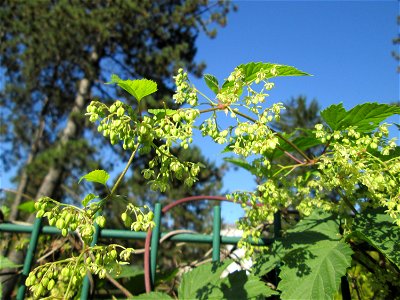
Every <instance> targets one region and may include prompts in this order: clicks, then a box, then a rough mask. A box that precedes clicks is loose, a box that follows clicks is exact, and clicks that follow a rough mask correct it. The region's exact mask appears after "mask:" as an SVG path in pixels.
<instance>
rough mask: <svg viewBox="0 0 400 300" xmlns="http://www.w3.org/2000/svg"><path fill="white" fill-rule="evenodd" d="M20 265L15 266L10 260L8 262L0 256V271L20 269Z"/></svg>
mask: <svg viewBox="0 0 400 300" xmlns="http://www.w3.org/2000/svg"><path fill="white" fill-rule="evenodd" d="M20 267H22V265H17V264H15V263H14V262H12V261H11V260H9V259H8V258H7V257H4V256H1V255H0V270H3V269H14V268H20Z"/></svg>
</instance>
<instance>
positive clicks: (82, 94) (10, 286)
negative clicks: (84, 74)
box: [1, 78, 91, 300]
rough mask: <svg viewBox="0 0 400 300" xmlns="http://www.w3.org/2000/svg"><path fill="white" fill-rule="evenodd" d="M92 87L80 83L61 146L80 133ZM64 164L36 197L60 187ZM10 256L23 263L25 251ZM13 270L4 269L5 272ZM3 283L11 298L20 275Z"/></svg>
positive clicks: (53, 170) (49, 175)
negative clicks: (78, 117)
mask: <svg viewBox="0 0 400 300" xmlns="http://www.w3.org/2000/svg"><path fill="white" fill-rule="evenodd" d="M90 89H91V82H90V81H89V79H87V78H83V79H81V80H80V81H79V83H78V93H77V94H76V96H75V100H74V105H73V107H72V110H71V113H70V115H69V118H68V121H67V125H66V126H65V128H64V129H63V131H62V132H61V135H60V145H59V146H60V147H63V146H64V145H65V144H66V143H68V141H70V140H71V139H74V138H76V137H77V134H78V126H79V124H78V120H77V117H76V116H77V115H78V114H81V113H82V111H83V110H84V108H85V105H86V101H85V99H87V98H88V96H89V92H90ZM63 170H64V166H62V165H59V166H51V167H50V169H49V170H48V172H47V174H46V176H45V177H44V179H43V181H42V184H41V185H40V188H39V190H38V191H37V193H36V199H39V198H41V197H43V196H48V197H52V195H53V194H54V191H55V189H56V188H57V187H58V183H59V182H60V179H61V175H62V173H63ZM34 218H35V216H34V215H31V216H30V217H29V219H28V222H30V223H31V222H33V220H34ZM8 258H9V259H10V260H11V261H13V262H15V263H16V264H22V263H23V258H24V253H23V251H17V250H15V249H12V250H11V251H10V253H9V255H8ZM9 271H13V270H3V272H4V273H6V272H9ZM1 280H2V285H3V296H2V299H4V300H5V299H11V294H12V292H13V290H14V287H15V284H16V283H17V280H18V276H16V275H7V276H2V277H1Z"/></svg>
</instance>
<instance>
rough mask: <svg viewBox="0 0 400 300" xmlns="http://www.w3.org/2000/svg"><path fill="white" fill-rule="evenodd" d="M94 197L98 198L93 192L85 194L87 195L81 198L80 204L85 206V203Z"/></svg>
mask: <svg viewBox="0 0 400 300" xmlns="http://www.w3.org/2000/svg"><path fill="white" fill-rule="evenodd" d="M96 198H99V196H96V195H95V194H92V193H90V194H87V195H86V196H85V198H84V199H83V200H82V205H83V206H86V205H88V203H89V202H90V201H92V200H93V199H96Z"/></svg>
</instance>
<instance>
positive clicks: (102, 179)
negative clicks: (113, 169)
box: [78, 170, 110, 185]
mask: <svg viewBox="0 0 400 300" xmlns="http://www.w3.org/2000/svg"><path fill="white" fill-rule="evenodd" d="M109 178H110V174H108V173H107V172H106V171H104V170H94V171H92V172H90V173H88V174H86V175H84V176H82V177H81V178H80V179H79V181H78V183H80V182H81V181H82V180H83V179H85V180H86V181H89V182H97V183H101V184H102V185H106V183H107V180H108V179H109Z"/></svg>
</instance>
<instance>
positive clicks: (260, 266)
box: [251, 240, 287, 276]
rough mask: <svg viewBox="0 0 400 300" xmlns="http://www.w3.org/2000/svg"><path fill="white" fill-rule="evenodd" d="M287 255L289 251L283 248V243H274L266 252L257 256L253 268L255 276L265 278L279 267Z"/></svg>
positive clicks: (278, 241)
mask: <svg viewBox="0 0 400 300" xmlns="http://www.w3.org/2000/svg"><path fill="white" fill-rule="evenodd" d="M286 253H287V250H286V249H284V248H283V244H282V242H281V241H280V240H276V241H274V243H273V244H272V245H271V246H270V247H269V248H268V250H267V251H266V252H264V253H262V254H256V255H257V256H256V259H255V263H254V265H253V266H252V268H251V269H252V271H253V274H254V275H257V276H263V275H265V274H267V273H269V272H270V271H272V270H273V269H275V268H277V267H279V266H280V265H281V262H282V260H283V258H284V256H285V254H286Z"/></svg>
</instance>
